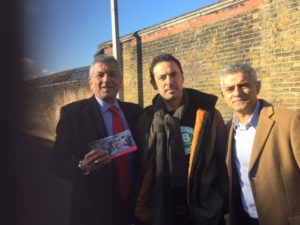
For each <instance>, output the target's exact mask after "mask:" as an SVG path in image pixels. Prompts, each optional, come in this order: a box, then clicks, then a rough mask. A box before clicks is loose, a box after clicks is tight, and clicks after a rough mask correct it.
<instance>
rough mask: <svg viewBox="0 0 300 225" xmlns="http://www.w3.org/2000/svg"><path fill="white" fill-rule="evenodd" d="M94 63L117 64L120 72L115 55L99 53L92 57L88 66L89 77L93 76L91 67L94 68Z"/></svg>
mask: <svg viewBox="0 0 300 225" xmlns="http://www.w3.org/2000/svg"><path fill="white" fill-rule="evenodd" d="M96 63H114V64H116V65H117V67H118V69H119V71H120V74H122V73H121V67H120V65H119V63H118V61H117V60H116V59H115V57H113V56H111V55H104V54H100V55H96V56H95V57H94V61H93V62H92V64H91V66H90V71H89V77H90V78H91V77H92V76H93V69H94V65H95V64H96Z"/></svg>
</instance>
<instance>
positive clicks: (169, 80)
mask: <svg viewBox="0 0 300 225" xmlns="http://www.w3.org/2000/svg"><path fill="white" fill-rule="evenodd" d="M172 83H173V77H171V76H170V75H167V77H166V84H167V85H168V86H170V85H171V84H172Z"/></svg>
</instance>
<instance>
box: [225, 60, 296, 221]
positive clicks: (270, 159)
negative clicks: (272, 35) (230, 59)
mask: <svg viewBox="0 0 300 225" xmlns="http://www.w3.org/2000/svg"><path fill="white" fill-rule="evenodd" d="M221 86H222V93H223V97H224V100H225V102H226V104H227V105H228V106H229V107H230V108H231V109H232V110H233V112H234V117H233V119H232V121H229V123H228V127H229V140H228V148H227V158H226V163H227V166H228V173H229V180H230V188H229V190H230V192H229V203H230V206H229V213H230V222H231V225H257V224H260V225H271V224H272V225H292V224H293V225H296V224H300V194H299V193H300V192H299V190H300V113H297V112H293V111H291V110H288V109H286V108H284V107H282V106H273V105H271V104H270V103H268V102H266V101H265V100H263V99H258V98H257V95H258V93H259V91H260V81H259V80H257V75H256V72H255V70H254V69H253V68H252V67H251V66H250V65H248V64H234V65H231V66H229V67H228V68H226V69H225V70H224V71H223V73H222V75H221Z"/></svg>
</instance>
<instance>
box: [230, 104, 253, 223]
mask: <svg viewBox="0 0 300 225" xmlns="http://www.w3.org/2000/svg"><path fill="white" fill-rule="evenodd" d="M258 116H259V101H257V104H256V106H255V109H254V112H253V114H252V116H251V118H250V119H249V121H248V122H247V123H246V124H245V125H242V124H241V123H240V122H239V121H238V118H237V117H234V118H233V127H234V154H233V157H234V164H235V166H236V169H237V172H238V175H239V183H240V186H241V194H242V196H241V198H242V204H243V208H244V211H245V212H246V213H248V214H249V216H250V217H252V218H258V215H257V211H256V207H255V202H254V198H253V194H252V190H251V186H250V181H249V177H248V169H249V163H250V157H251V151H252V146H253V141H254V136H255V132H256V127H257V122H258Z"/></svg>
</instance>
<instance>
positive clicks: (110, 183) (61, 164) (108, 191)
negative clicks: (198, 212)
mask: <svg viewBox="0 0 300 225" xmlns="http://www.w3.org/2000/svg"><path fill="white" fill-rule="evenodd" d="M122 79H123V77H122V74H121V71H120V68H119V65H118V63H117V61H116V60H115V58H113V57H112V56H107V55H98V56H95V59H94V62H93V63H92V65H91V67H90V77H89V84H90V88H91V90H92V92H93V96H92V97H91V98H89V99H84V100H80V101H76V102H73V103H70V104H68V105H66V106H64V107H62V109H61V115H60V119H59V122H58V125H57V130H56V132H57V136H56V141H55V145H54V149H53V156H52V159H51V162H50V170H51V172H52V173H53V174H55V175H57V176H60V177H62V178H65V179H67V180H69V181H71V182H72V184H73V188H72V194H71V213H70V214H71V215H70V224H72V225H77V224H78V225H100V224H101V225H127V224H129V221H130V215H131V213H130V208H131V207H130V204H129V202H130V196H131V193H130V191H129V192H128V193H127V194H126V195H125V197H124V195H120V191H122V190H120V189H121V188H119V186H118V176H117V172H116V167H117V160H116V159H110V156H109V154H108V153H107V151H106V150H105V149H101V150H99V149H91V148H89V147H88V145H89V143H91V142H93V141H95V140H98V139H100V138H104V137H107V136H110V135H112V134H113V133H114V132H113V124H112V123H113V122H112V118H113V115H112V112H111V111H110V107H111V106H115V107H116V108H117V111H119V113H120V115H121V118H122V122H123V125H124V128H125V129H130V130H131V132H132V133H133V136H134V130H133V128H134V127H135V123H136V120H137V119H138V117H139V115H140V114H141V111H142V108H141V107H140V106H139V105H137V104H133V103H127V102H121V101H119V100H117V98H116V96H117V93H118V91H119V90H120V88H121V87H122V81H123V80H122ZM121 157H128V160H129V168H128V180H129V181H130V182H132V180H133V176H134V173H133V172H134V168H133V167H134V154H133V153H132V154H127V155H125V156H121ZM119 159H120V158H119ZM127 162H128V161H127Z"/></svg>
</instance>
